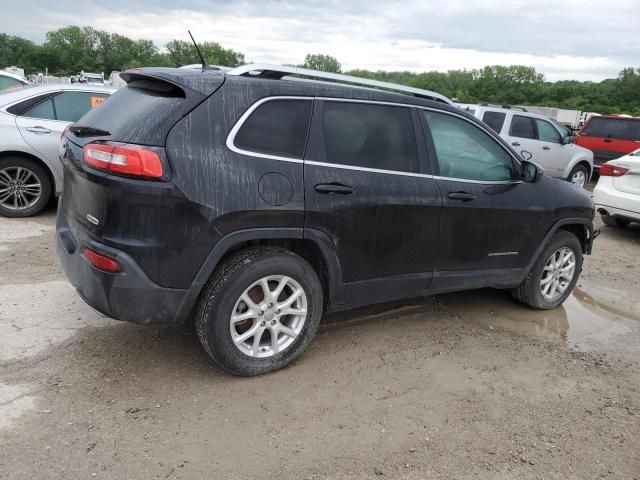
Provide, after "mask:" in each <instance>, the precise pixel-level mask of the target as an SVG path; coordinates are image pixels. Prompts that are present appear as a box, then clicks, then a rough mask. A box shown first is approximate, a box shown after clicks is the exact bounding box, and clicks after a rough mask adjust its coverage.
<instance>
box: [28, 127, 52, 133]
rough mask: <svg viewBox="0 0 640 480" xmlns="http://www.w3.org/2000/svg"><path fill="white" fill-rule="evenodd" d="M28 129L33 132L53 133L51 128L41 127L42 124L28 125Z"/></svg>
mask: <svg viewBox="0 0 640 480" xmlns="http://www.w3.org/2000/svg"><path fill="white" fill-rule="evenodd" d="M27 131H28V132H32V133H51V130H49V129H48V128H44V127H41V126H40V125H36V126H35V127H27Z"/></svg>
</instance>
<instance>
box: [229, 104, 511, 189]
mask: <svg viewBox="0 0 640 480" xmlns="http://www.w3.org/2000/svg"><path fill="white" fill-rule="evenodd" d="M273 100H308V101H314V100H322V101H331V102H345V103H366V104H373V105H388V106H392V107H404V108H418V109H422V110H430V111H433V112H436V113H443V114H445V115H451V116H454V117H458V118H461V119H462V120H465V121H467V122H469V123H470V124H471V125H473V126H474V127H476V128H478V129H480V130H482V131H484V132H485V133H486V134H488V135H489V136H490V137H493V138H494V141H495V135H494V134H493V133H492V132H490V131H489V130H488V129H486V128H484V127H482V126H481V125H476V124H475V123H473V122H471V121H470V120H469V119H468V118H465V117H464V116H462V115H458V114H457V113H453V112H448V111H445V110H440V109H438V108H432V107H424V106H421V105H412V104H407V103H395V102H384V101H379V100H362V99H351V98H334V97H305V96H299V95H276V96H270V97H263V98H261V99H259V100H257V101H256V102H255V103H253V104H252V105H251V106H250V107H249V108H248V109H247V110H246V111H245V112H244V113H243V114H242V115H241V116H240V118H239V119H238V120H237V121H236V123H235V124H234V126H233V128H232V129H231V131H230V132H229V135H227V141H226V145H227V148H228V149H229V150H231V151H232V152H235V153H239V154H241V155H247V156H250V157H254V158H265V159H268V160H279V161H282V162H290V163H299V164H305V163H306V164H308V165H313V166H316V167H327V168H338V169H342V170H354V171H359V172H371V173H384V174H388V175H400V176H405V177H417V178H429V179H435V180H446V181H450V182H461V183H474V184H482V185H508V184H517V183H522V180H486V181H483V180H471V179H466V178H456V177H443V176H438V175H432V174H426V173H416V172H403V171H399V170H385V169H381V168H369V167H358V166H355V165H344V164H339V163H329V162H318V161H315V160H303V159H302V158H291V157H282V156H279V155H270V154H266V153H259V152H253V151H251V150H244V149H242V148H239V147H237V146H236V145H235V138H236V135H237V134H238V132H239V131H240V128H242V125H243V124H244V122H245V121H246V120H247V118H249V116H250V115H251V114H252V113H253V112H254V111H255V110H256V109H257V108H258V107H259V106H260V105H262V104H264V103H266V102H269V101H273ZM496 143H498V145H500V146H501V147H502V148H503V149H504V150H505V152H507V154H509V156H510V157H511V158H512V159H513V160H515V161H516V162H517V163H518V164H520V161H519V160H518V159H517V158H516V157H514V156H513V155H512V154H511V152H509V150H507V148H505V146H504V145H502V144H501V143H500V142H499V141H496Z"/></svg>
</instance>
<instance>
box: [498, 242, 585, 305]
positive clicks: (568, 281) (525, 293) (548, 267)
mask: <svg viewBox="0 0 640 480" xmlns="http://www.w3.org/2000/svg"><path fill="white" fill-rule="evenodd" d="M571 255H572V256H571ZM565 256H566V260H567V262H566V263H562V262H563V261H564V258H565ZM572 259H573V267H572V268H569V267H570V265H571V263H572V262H571V260H572ZM581 271H582V245H581V244H580V240H578V237H576V236H575V235H573V234H572V233H569V232H566V231H563V230H560V231H558V232H556V233H555V235H553V237H551V240H550V241H549V243H548V244H547V246H546V247H545V248H544V249H543V250H542V252H541V253H540V256H539V257H538V259H537V260H536V262H535V263H534V265H533V268H532V269H531V271H530V272H529V274H528V275H527V276H526V277H525V279H524V280H523V282H522V283H521V284H520V285H518V286H517V287H516V288H514V289H513V290H511V295H512V296H513V298H515V299H516V300H517V301H519V302H520V303H523V304H525V305H527V306H528V307H530V308H534V309H537V310H549V309H552V308H556V307H558V306H559V305H561V304H562V303H563V302H564V301H565V300H566V299H567V297H568V296H569V295H570V294H571V291H572V290H573V287H574V286H575V284H576V282H577V281H578V277H579V276H580V272H581ZM556 272H557V273H556ZM545 289H546V291H545ZM552 289H553V291H551V290H552Z"/></svg>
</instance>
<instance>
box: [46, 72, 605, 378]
mask: <svg viewBox="0 0 640 480" xmlns="http://www.w3.org/2000/svg"><path fill="white" fill-rule="evenodd" d="M290 75H296V76H297V77H298V78H289V79H287V78H286V77H287V76H290ZM121 76H122V78H124V79H125V81H126V82H127V85H126V86H125V87H123V88H121V89H120V90H118V92H117V93H115V94H114V95H113V96H112V98H111V99H110V100H109V101H108V102H106V103H105V104H104V105H103V106H102V107H101V108H100V109H97V110H93V111H90V112H89V113H87V115H85V116H84V117H83V118H81V119H80V120H79V121H78V122H77V123H76V124H75V125H73V126H71V127H70V129H69V132H68V133H67V134H66V142H65V143H64V148H65V150H64V154H63V163H64V167H65V175H64V192H63V194H62V198H61V200H60V202H59V207H58V218H57V250H58V255H59V257H60V259H61V262H62V265H63V267H64V270H65V272H66V275H67V276H68V278H69V279H70V281H71V283H72V284H73V285H74V286H75V287H76V288H77V289H78V291H79V293H80V295H81V296H82V298H83V299H85V301H86V302H87V303H89V304H90V305H92V306H93V307H94V308H96V309H97V310H99V311H100V312H103V313H104V314H106V315H108V316H111V317H113V318H117V319H120V320H126V321H130V322H134V323H141V324H152V323H176V322H184V321H186V320H188V319H189V318H194V317H195V322H196V327H197V332H198V335H199V337H200V340H201V342H202V344H203V346H204V348H205V349H206V351H207V352H208V353H209V354H210V355H211V356H212V357H213V359H214V360H215V361H216V362H217V363H218V364H219V365H221V366H222V367H223V368H225V369H227V370H228V371H230V372H232V373H234V374H240V375H255V374H259V373H264V372H268V371H271V370H275V369H278V368H281V367H283V366H285V365H287V364H289V363H290V362H291V361H292V360H293V359H295V358H296V357H298V356H299V355H300V354H301V353H302V351H303V350H304V349H305V348H306V347H307V345H308V344H309V342H310V341H311V339H312V337H313V336H314V334H315V332H316V330H317V328H318V324H319V322H320V317H321V315H322V313H323V312H325V311H333V310H345V309H350V308H353V307H356V306H359V305H366V304H372V303H379V302H387V301H393V300H399V299H406V298H412V297H417V296H421V295H426V294H432V293H437V292H446V291H453V290H464V289H470V288H479V287H497V288H504V289H510V291H511V292H512V294H513V296H514V297H515V298H516V299H517V300H518V301H520V302H522V303H523V304H525V305H528V306H530V307H532V308H538V309H549V308H554V307H557V306H558V305H560V304H561V303H562V302H563V301H564V300H565V299H566V298H567V296H568V295H569V294H570V292H571V290H572V288H573V286H574V285H575V283H576V281H577V279H578V276H579V274H580V270H581V267H582V258H583V255H584V254H589V253H590V252H591V245H592V241H593V225H592V220H593V215H594V210H593V204H592V202H591V199H590V198H589V196H588V195H587V194H586V193H585V191H584V190H582V189H577V188H574V187H573V186H571V185H569V184H568V183H566V182H563V181H558V180H556V179H553V178H548V177H544V176H542V170H541V169H539V167H537V166H536V165H535V164H533V163H531V162H527V161H524V160H523V159H522V158H521V157H520V156H519V154H518V153H517V152H516V151H514V150H513V149H512V148H511V147H510V146H509V144H508V143H506V142H505V141H504V140H502V139H501V138H500V137H499V136H498V135H497V134H496V133H495V132H493V131H492V130H491V129H490V128H489V127H488V126H487V125H486V124H484V123H482V122H480V121H478V120H477V119H475V118H474V117H473V116H471V115H469V114H466V113H464V112H463V111H461V110H460V109H459V108H457V107H455V106H453V105H452V104H451V103H450V101H449V100H448V99H447V98H445V97H443V96H442V95H439V94H437V93H434V92H429V91H426V90H420V89H415V88H411V87H402V86H399V85H394V84H389V83H384V82H378V81H373V80H365V79H360V78H355V77H350V76H346V75H339V74H330V73H326V72H318V71H313V70H305V69H298V68H295V67H281V66H268V65H247V66H244V67H240V68H237V69H234V70H231V71H228V72H222V71H214V70H207V71H204V72H203V71H196V70H188V69H182V70H180V69H164V68H142V69H136V70H132V71H128V72H125V73H123V74H122V75H121ZM301 79H306V81H301ZM310 79H321V80H323V81H312V80H310ZM330 82H334V83H330ZM335 82H340V83H335ZM345 83H351V84H356V85H360V87H352V86H347V85H345ZM363 85H364V86H373V87H377V88H378V89H377V90H374V89H369V88H362V86H363ZM383 88H384V89H386V90H393V91H395V92H400V93H392V92H390V91H383V90H382V89H383Z"/></svg>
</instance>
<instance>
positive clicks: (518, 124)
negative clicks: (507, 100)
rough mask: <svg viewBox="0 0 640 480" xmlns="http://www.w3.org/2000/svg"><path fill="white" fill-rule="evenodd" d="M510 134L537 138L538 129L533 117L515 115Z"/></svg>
mask: <svg viewBox="0 0 640 480" xmlns="http://www.w3.org/2000/svg"><path fill="white" fill-rule="evenodd" d="M509 135H511V136H512V137H518V138H536V131H535V128H534V127H533V119H532V118H531V117H524V116H522V115H514V116H513V119H512V120H511V128H510V129H509Z"/></svg>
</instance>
